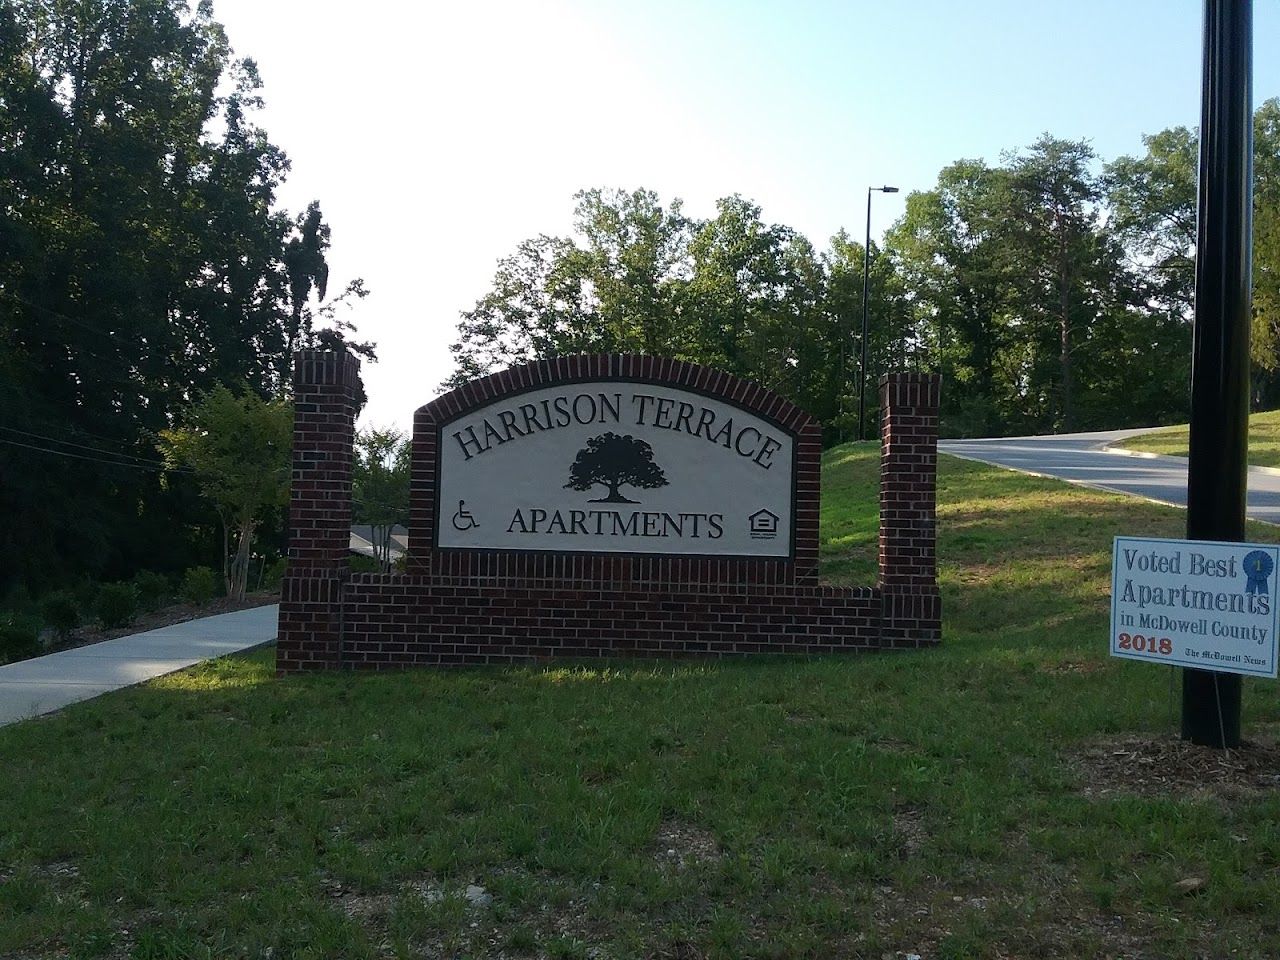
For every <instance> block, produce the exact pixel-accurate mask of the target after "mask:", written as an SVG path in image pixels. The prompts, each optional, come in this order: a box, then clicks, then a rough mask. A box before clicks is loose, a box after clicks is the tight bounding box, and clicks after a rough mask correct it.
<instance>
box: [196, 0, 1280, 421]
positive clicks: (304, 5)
mask: <svg viewBox="0 0 1280 960" xmlns="http://www.w3.org/2000/svg"><path fill="white" fill-rule="evenodd" d="M214 14H215V17H216V18H217V19H218V20H220V21H221V22H222V23H223V24H225V25H226V28H227V33H228V36H229V38H230V40H231V43H232V46H233V47H234V48H235V50H236V53H237V54H238V55H241V56H250V57H253V58H254V59H255V60H257V62H258V66H259V68H260V70H261V73H262V77H263V80H264V83H265V90H264V96H265V98H266V101H267V106H266V109H265V110H263V111H262V112H261V113H260V114H259V116H258V121H259V122H260V123H261V124H262V125H263V126H264V127H265V128H266V130H267V132H268V134H269V135H270V137H271V139H272V140H273V142H275V143H276V144H278V145H279V146H281V147H282V148H284V150H285V151H286V152H287V153H288V154H289V156H290V158H291V160H292V162H293V170H292V173H291V175H290V177H289V181H288V183H287V184H286V186H285V188H284V190H283V191H282V193H281V197H280V199H281V202H282V203H283V204H284V205H285V206H286V207H287V208H289V209H290V210H292V211H294V212H297V211H300V210H301V209H302V208H303V207H305V205H306V204H307V202H309V201H310V200H312V199H318V200H320V203H321V207H322V209H323V211H324V214H325V217H326V219H327V220H328V222H329V224H330V225H331V226H332V228H333V246H332V249H331V250H330V254H329V265H330V287H331V290H332V291H334V292H336V291H339V290H341V289H342V287H343V286H345V285H346V282H347V281H348V280H349V279H351V278H352V277H356V276H360V277H363V278H364V279H365V281H366V283H367V285H368V287H369V288H370V290H371V291H372V293H371V294H370V296H369V297H368V298H367V299H366V300H365V301H363V302H362V303H361V304H359V305H358V306H357V307H356V309H355V311H353V312H352V313H351V314H350V317H351V319H353V320H354V321H355V322H356V323H357V325H358V327H359V335H360V337H361V338H362V339H371V340H374V341H376V343H377V344H378V353H379V356H380V360H379V362H378V363H377V364H367V363H366V364H365V366H364V368H363V371H362V373H363V376H364V380H365V386H366V389H367V391H368V393H369V397H370V401H369V405H368V407H367V408H366V410H365V413H364V416H363V417H362V418H361V425H363V426H368V425H371V424H377V425H390V424H396V425H398V426H400V427H401V428H402V429H406V430H407V429H408V428H409V427H410V425H411V423H412V414H413V411H414V409H416V408H417V407H418V406H420V405H422V404H424V403H426V402H428V401H429V400H431V399H432V398H433V397H434V396H435V395H436V393H437V387H438V385H439V384H440V382H441V380H443V379H444V378H445V377H446V376H448V375H449V374H450V373H451V371H452V367H453V364H452V358H451V355H450V353H449V350H448V345H449V344H450V343H451V342H452V341H453V339H454V336H455V328H456V325H457V322H458V314H459V312H460V311H462V310H466V309H469V308H470V307H471V306H473V305H474V303H475V301H476V300H478V299H479V298H480V297H481V296H483V295H484V294H485V292H486V291H487V290H488V289H489V286H490V282H491V280H492V277H493V273H494V268H495V266H496V263H497V261H498V259H499V258H501V257H503V256H506V255H508V254H510V253H512V252H513V251H514V249H515V247H516V245H517V244H518V243H519V242H520V241H521V240H524V239H526V238H528V237H532V236H535V235H537V234H539V233H547V234H555V235H565V234H568V233H569V231H570V228H571V219H572V209H573V199H572V198H573V194H574V193H575V192H576V191H578V190H580V189H583V188H588V187H596V186H598V187H622V188H626V189H629V190H630V189H635V188H638V187H648V188H650V189H653V190H656V191H657V192H658V193H659V195H660V196H661V197H662V198H663V200H664V201H667V202H669V201H670V200H671V199H672V198H673V197H677V196H678V197H680V198H682V199H683V200H684V201H685V210H686V212H687V213H689V214H691V215H694V216H710V215H711V214H712V213H713V212H714V204H715V201H716V199H717V198H719V197H723V196H728V195H730V194H733V193H740V194H742V195H744V196H746V197H749V198H750V199H752V200H754V201H756V202H757V203H759V204H760V205H761V206H762V207H763V209H764V216H765V218H766V219H767V220H769V221H770V222H777V223H784V224H787V225H788V226H791V227H794V228H795V229H797V230H799V231H800V232H801V233H804V234H805V235H806V236H808V237H809V239H810V240H811V241H813V243H814V245H815V246H816V247H817V248H818V249H820V250H821V249H824V248H825V247H826V245H827V241H828V239H829V238H830V237H831V235H832V234H834V233H835V232H836V231H837V230H839V229H840V228H841V227H844V228H845V229H847V230H848V231H849V232H850V233H851V234H853V235H854V236H855V237H858V238H861V236H862V233H863V230H864V229H865V219H864V218H865V217H866V206H865V205H866V189H867V187H868V186H870V185H877V186H878V185H881V184H886V183H888V184H892V185H896V186H899V187H901V188H902V191H903V192H902V193H901V194H898V195H896V196H893V195H882V194H876V195H875V198H874V200H873V201H872V203H873V206H872V221H871V223H872V233H873V235H877V236H878V235H879V234H880V233H882V232H883V230H884V229H885V228H886V227H887V226H889V224H891V223H892V222H893V221H894V220H895V219H897V217H898V216H900V215H901V213H902V209H903V199H904V197H905V195H906V193H908V192H909V191H911V190H925V189H929V188H930V187H931V186H932V185H933V184H934V182H935V179H936V176H937V173H938V171H939V170H940V169H941V168H942V167H943V166H945V165H946V164H948V163H951V162H952V161H954V160H957V159H959V158H961V157H981V158H984V159H986V160H988V161H990V162H997V161H998V160H999V157H1000V153H1001V152H1002V151H1004V150H1009V149H1014V148H1018V147H1023V146H1026V145H1028V144H1030V143H1031V142H1032V141H1033V140H1035V138H1036V137H1037V136H1038V135H1039V134H1040V133H1042V132H1044V131H1048V132H1050V133H1052V134H1054V135H1055V136H1060V137H1067V138H1072V139H1075V138H1088V139H1090V140H1091V141H1092V142H1093V145H1094V148H1095V149H1096V150H1097V151H1098V153H1099V154H1101V156H1102V157H1103V158H1104V159H1106V160H1110V159H1112V158H1114V157H1116V156H1117V155H1119V154H1121V153H1137V152H1140V151H1141V148H1142V142H1141V136H1142V134H1144V133H1155V132H1157V131H1159V130H1161V129H1163V128H1165V127H1168V126H1174V125H1178V124H1182V125H1187V126H1192V125H1194V124H1196V123H1197V122H1198V121H1199V83H1200V31H1201V17H1202V2H1200V0H974V2H969V3H959V2H955V0H937V2H929V0H899V2H896V3H893V2H881V3H871V2H857V0H846V2H843V3H839V2H819V0H812V2H810V0H790V2H764V0H647V2H637V0H491V2H466V0H455V2H448V3H441V2H435V0H426V2H404V0H401V2H393V0H364V2H362V3H352V2H350V0H342V2H337V0H214ZM1254 44H1255V47H1254V64H1255V80H1254V103H1255V105H1256V104H1258V103H1261V102H1262V101H1263V100H1264V99H1266V98H1268V97H1273V96H1277V95H1280V0H1257V2H1256V3H1255V23H1254Z"/></svg>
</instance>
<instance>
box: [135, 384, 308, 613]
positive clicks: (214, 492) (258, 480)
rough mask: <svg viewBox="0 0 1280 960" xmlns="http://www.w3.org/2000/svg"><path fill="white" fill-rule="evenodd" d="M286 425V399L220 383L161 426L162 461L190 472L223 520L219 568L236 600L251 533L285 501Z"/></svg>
mask: <svg viewBox="0 0 1280 960" xmlns="http://www.w3.org/2000/svg"><path fill="white" fill-rule="evenodd" d="M292 429H293V411H292V408H291V407H290V406H289V404H287V403H285V402H283V401H278V400H277V401H271V400H263V399H262V398H261V397H259V396H258V395H257V394H255V393H253V392H251V391H244V392H242V393H241V394H239V395H237V394H235V393H232V392H231V391H230V390H229V389H227V388H226V387H224V386H221V385H219V386H217V387H214V389H213V390H211V391H210V392H209V393H208V394H206V395H205V396H203V397H201V398H200V400H199V401H198V402H197V403H196V404H195V405H194V406H192V407H191V409H190V410H189V411H188V414H187V416H186V418H185V422H184V424H183V425H182V426H180V427H173V428H170V429H167V430H163V431H161V433H160V438H159V444H158V445H159V449H160V451H161V453H162V454H163V456H164V461H165V464H166V465H167V466H168V468H169V469H170V470H171V471H176V470H186V471H190V472H191V473H192V474H193V475H194V479H195V482H196V484H197V486H198V487H199V490H200V493H201V495H202V496H204V497H205V498H206V499H208V501H209V502H210V503H211V504H212V505H213V507H214V509H215V510H216V511H217V513H218V518H219V519H220V520H221V521H222V575H223V580H224V581H225V583H226V589H227V596H229V597H233V598H235V599H237V600H243V599H244V594H245V587H246V584H247V582H248V576H249V561H250V558H251V557H252V555H253V552H252V551H253V537H254V532H255V531H256V530H257V529H258V526H259V524H261V523H262V521H263V520H264V519H265V517H266V516H267V514H268V513H269V512H271V511H273V510H278V509H280V508H282V507H284V506H285V504H286V503H287V501H288V497H289V475H290V463H289V451H290V440H291V435H292Z"/></svg>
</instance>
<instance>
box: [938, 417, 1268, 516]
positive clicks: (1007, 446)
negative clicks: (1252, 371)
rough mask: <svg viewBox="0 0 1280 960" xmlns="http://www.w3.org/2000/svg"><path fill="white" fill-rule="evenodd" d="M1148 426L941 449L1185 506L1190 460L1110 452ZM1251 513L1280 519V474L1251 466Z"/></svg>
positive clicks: (952, 443)
mask: <svg viewBox="0 0 1280 960" xmlns="http://www.w3.org/2000/svg"><path fill="white" fill-rule="evenodd" d="M1150 432H1151V430H1150V428H1148V429H1145V430H1111V431H1108V432H1105V433H1070V434H1062V435H1060V436H1053V437H1004V438H1001V439H999V440H941V441H939V442H938V449H939V450H941V451H942V452H943V453H949V454H952V455H953V456H957V457H964V458H965V459H968V460H980V461H982V462H983V463H993V464H996V465H998V466H1001V467H1008V468H1009V469H1011V470H1021V471H1022V472H1023V473H1033V474H1036V475H1038V476H1042V477H1056V478H1057V479H1059V480H1068V481H1070V482H1071V483H1080V484H1084V485H1085V486H1088V487H1098V488H1100V489H1103V490H1113V491H1115V492H1116V493H1127V494H1131V495H1132V496H1135V497H1145V498H1146V499H1148V500H1157V501H1159V502H1160V503H1168V504H1172V505H1174V506H1178V507H1185V506H1186V505H1187V462H1186V461H1185V460H1183V459H1181V458H1179V457H1159V456H1154V457H1147V456H1143V457H1133V456H1124V455H1122V454H1116V453H1107V452H1106V451H1105V449H1104V448H1105V447H1108V446H1113V445H1118V446H1123V443H1122V441H1123V440H1124V439H1125V438H1126V437H1132V436H1137V435H1138V434H1140V433H1150ZM1247 512H1248V515H1249V517H1250V518H1252V519H1254V520H1264V521H1266V522H1267V523H1280V476H1277V475H1275V474H1271V473H1267V472H1263V471H1261V470H1258V469H1250V470H1249V505H1248V511H1247Z"/></svg>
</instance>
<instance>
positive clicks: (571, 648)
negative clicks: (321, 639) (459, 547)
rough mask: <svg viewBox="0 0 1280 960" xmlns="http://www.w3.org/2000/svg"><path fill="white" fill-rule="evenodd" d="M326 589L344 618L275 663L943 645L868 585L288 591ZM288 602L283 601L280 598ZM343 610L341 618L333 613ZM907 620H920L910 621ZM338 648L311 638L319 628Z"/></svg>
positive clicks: (450, 582) (395, 582) (403, 586)
mask: <svg viewBox="0 0 1280 960" xmlns="http://www.w3.org/2000/svg"><path fill="white" fill-rule="evenodd" d="M321 594H323V595H324V596H325V597H326V598H327V599H329V600H330V601H332V605H329V604H326V605H325V609H326V610H328V611H329V612H331V613H332V614H336V615H339V616H340V623H335V622H334V621H333V620H332V619H328V620H326V621H325V622H324V623H320V622H319V621H318V620H316V619H314V618H315V616H316V614H315V610H316V609H317V604H316V603H314V602H313V603H312V604H311V606H310V607H309V608H308V609H309V610H310V611H312V617H313V619H312V620H311V626H310V628H309V629H310V630H311V633H310V636H311V642H310V643H309V644H306V643H303V644H295V643H293V642H292V637H291V636H288V637H287V636H285V635H284V634H282V635H281V638H280V647H279V650H278V654H277V656H278V668H279V669H280V670H281V671H282V672H293V671H297V670H306V669H323V668H335V667H336V668H347V669H374V670H377V669H388V668H399V667H411V666H426V665H431V666H449V665H455V666H456V665H467V664H484V663H514V662H527V661H537V660H545V659H550V658H553V657H623V656H635V657H660V658H668V657H683V656H722V655H729V654H766V653H788V654H797V653H799V654H818V653H841V652H850V651H870V650H877V649H885V648H892V647H916V646H922V645H927V644H936V643H937V642H938V631H937V630H936V629H931V628H929V627H927V626H922V620H921V619H920V618H921V617H926V618H927V616H928V611H926V610H924V609H923V608H922V607H920V608H917V607H916V606H912V605H911V604H908V605H907V606H906V607H903V606H902V604H901V603H900V602H899V601H902V600H904V599H905V600H911V601H918V599H919V598H918V597H909V598H903V597H896V598H893V600H892V603H889V599H890V598H887V597H885V595H884V594H883V593H882V591H880V590H878V589H875V588H871V587H863V588H837V587H821V586H810V585H800V584H767V585H738V586H729V585H725V584H714V585H691V584H670V585H665V586H663V585H636V584H631V585H623V584H616V583H596V584H576V585H566V584H565V583H564V582H563V581H553V580H541V581H521V582H510V581H508V582H502V581H498V580H494V581H489V582H484V581H477V580H474V579H472V580H466V581H463V580H461V579H459V578H455V577H448V576H434V577H433V576H430V575H427V576H411V575H404V574H389V575H384V574H356V575H354V576H352V577H351V578H350V579H349V580H346V581H339V580H331V581H328V582H326V583H323V584H321V583H319V582H317V581H314V580H311V581H296V582H292V583H287V584H286V587H285V596H286V597H294V596H295V595H297V596H302V595H310V596H315V597H317V598H319V596H320V595H321ZM285 602H286V603H288V602H289V601H285ZM339 611H340V613H339ZM907 614H911V615H912V616H913V617H914V618H915V619H909V618H908V616H907ZM335 627H336V629H337V631H338V632H339V633H340V641H339V642H336V643H328V644H324V645H323V652H319V650H318V648H317V645H316V643H315V641H316V639H317V634H318V633H322V632H323V633H324V634H325V635H326V637H327V638H331V639H334V640H337V639H338V638H335V637H333V632H332V631H333V630H334V628H335Z"/></svg>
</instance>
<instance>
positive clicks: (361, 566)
mask: <svg viewBox="0 0 1280 960" xmlns="http://www.w3.org/2000/svg"><path fill="white" fill-rule="evenodd" d="M381 569H382V567H380V566H379V565H378V561H377V560H375V559H373V557H366V556H365V555H364V554H363V553H353V554H351V572H352V573H377V572H378V571H379V570H381Z"/></svg>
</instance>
